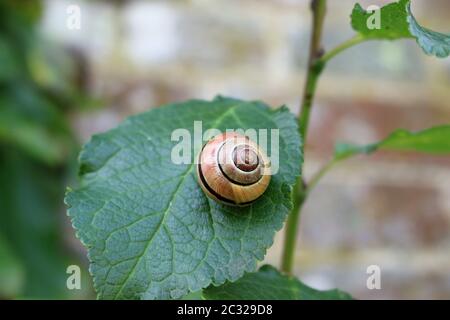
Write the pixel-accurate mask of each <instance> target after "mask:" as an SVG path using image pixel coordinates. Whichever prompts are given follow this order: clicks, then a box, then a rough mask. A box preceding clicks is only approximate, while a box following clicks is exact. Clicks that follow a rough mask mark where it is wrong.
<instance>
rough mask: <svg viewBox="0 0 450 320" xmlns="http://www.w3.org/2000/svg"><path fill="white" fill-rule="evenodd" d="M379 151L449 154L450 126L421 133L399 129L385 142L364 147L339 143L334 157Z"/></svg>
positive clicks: (341, 157)
mask: <svg viewBox="0 0 450 320" xmlns="http://www.w3.org/2000/svg"><path fill="white" fill-rule="evenodd" d="M379 149H386V150H398V151H417V152H425V153H432V154H449V153H450V125H443V126H438V127H433V128H430V129H426V130H423V131H419V132H410V131H407V130H403V129H399V130H396V131H394V132H393V133H391V134H390V135H389V136H388V137H387V138H386V139H384V140H381V141H379V142H377V143H373V144H369V145H363V146H358V145H353V144H346V143H338V144H337V145H336V148H335V156H334V157H335V159H338V160H339V159H344V158H347V157H350V156H353V155H355V154H358V153H365V154H369V153H372V152H374V151H376V150H379Z"/></svg>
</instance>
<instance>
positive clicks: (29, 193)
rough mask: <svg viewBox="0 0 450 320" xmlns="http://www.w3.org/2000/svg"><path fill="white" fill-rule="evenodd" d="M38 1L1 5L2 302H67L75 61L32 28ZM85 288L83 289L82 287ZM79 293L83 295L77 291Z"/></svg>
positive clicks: (77, 94) (76, 91) (76, 98)
mask: <svg viewBox="0 0 450 320" xmlns="http://www.w3.org/2000/svg"><path fill="white" fill-rule="evenodd" d="M41 11H42V4H41V2H40V1H34V0H33V1H19V0H17V1H12V0H8V1H2V2H0V61H1V64H0V298H70V297H72V298H73V297H79V295H80V292H73V291H69V290H67V289H66V279H67V276H68V275H67V274H66V268H67V266H68V265H70V264H78V265H79V264H80V261H78V259H77V258H76V257H75V256H74V254H73V253H72V252H70V250H69V249H68V248H64V245H63V237H62V232H61V230H62V228H61V227H62V223H63V218H64V216H63V212H64V211H63V203H62V199H63V196H64V194H63V193H64V187H65V185H66V184H67V179H68V178H70V177H71V176H73V173H72V171H73V169H72V168H73V165H71V163H73V158H74V157H75V154H76V152H77V150H78V145H77V143H76V141H75V138H74V135H73V134H72V132H71V129H70V127H69V125H68V121H67V120H66V113H67V111H69V110H70V109H71V108H73V107H74V106H77V105H78V104H79V102H80V101H82V99H83V96H82V95H80V92H81V90H80V86H79V84H78V83H77V74H76V72H77V69H76V65H75V63H74V60H73V59H71V57H70V55H68V54H67V53H65V52H63V51H62V49H60V48H57V47H55V46H53V45H52V44H49V43H46V42H45V41H44V40H43V39H41V38H40V37H39V35H38V33H37V32H36V30H35V27H36V23H37V22H38V20H39V17H40V14H41ZM85 287H86V286H85ZM81 294H83V293H81Z"/></svg>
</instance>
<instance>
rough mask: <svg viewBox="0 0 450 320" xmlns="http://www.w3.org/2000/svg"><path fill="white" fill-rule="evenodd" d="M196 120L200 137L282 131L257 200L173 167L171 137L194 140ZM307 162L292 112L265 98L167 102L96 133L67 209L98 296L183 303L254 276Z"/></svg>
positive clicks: (84, 153)
mask: <svg viewBox="0 0 450 320" xmlns="http://www.w3.org/2000/svg"><path fill="white" fill-rule="evenodd" d="M198 120H202V126H203V132H204V131H205V130H207V129H210V128H217V129H219V130H221V131H222V132H224V131H225V130H226V129H238V128H241V129H249V128H254V129H269V130H270V129H279V138H280V150H279V152H280V157H279V159H280V170H279V172H278V173H277V174H276V175H274V176H272V179H271V182H270V185H269V187H268V189H267V191H266V192H265V193H264V194H263V196H262V197H261V198H259V199H258V201H256V202H255V203H253V204H252V205H250V206H247V207H231V206H226V205H221V204H219V203H217V202H215V201H214V200H211V199H209V198H208V197H206V195H205V194H204V193H203V192H202V190H201V188H200V187H199V185H198V183H197V180H196V175H195V166H194V165H193V164H175V163H173V162H172V161H171V150H172V148H173V146H174V145H176V143H178V142H173V141H171V134H172V132H173V131H174V130H175V129H178V128H185V129H187V130H188V131H189V132H190V133H191V136H193V133H194V121H198ZM268 147H270V144H269V145H268ZM191 151H192V159H193V157H194V156H196V152H195V150H194V146H192V150H191ZM268 154H269V155H270V154H271V151H270V150H268ZM300 162H301V156H300V138H299V134H298V127H297V124H296V120H295V118H294V116H293V115H292V114H291V113H289V111H288V110H287V108H285V107H282V108H280V109H277V110H272V109H270V108H269V107H268V106H266V105H265V104H263V103H260V102H245V101H240V100H234V99H228V98H216V99H215V100H213V101H201V100H191V101H187V102H184V103H176V104H170V105H166V106H163V107H159V108H156V109H153V110H151V111H148V112H146V113H143V114H140V115H137V116H133V117H131V118H129V119H128V120H126V121H125V122H124V123H122V124H121V125H120V126H119V127H117V128H115V129H113V130H111V131H108V132H106V133H103V134H100V135H96V136H94V137H93V138H92V140H91V142H89V143H88V144H87V145H86V146H85V147H84V150H83V151H82V153H81V155H80V173H81V186H80V188H78V189H75V190H73V191H69V192H68V194H67V196H66V203H67V204H68V206H69V216H70V217H71V218H72V223H73V226H74V228H75V229H76V230H77V236H78V237H79V238H80V239H81V241H82V242H83V243H84V244H85V245H86V247H87V248H88V256H89V259H90V261H91V268H90V270H91V272H92V274H93V277H94V284H95V288H96V290H97V292H98V295H99V298H104V299H155V298H164V299H167V298H181V297H183V296H185V295H186V294H187V293H189V292H195V291H199V290H200V289H202V288H205V287H207V286H209V285H210V284H211V283H214V284H215V285H219V284H222V283H224V282H225V281H226V280H230V281H235V280H237V279H239V278H240V277H241V276H242V275H243V274H244V272H252V271H254V270H256V263H257V261H258V260H262V259H263V258H264V255H265V253H266V249H267V248H268V247H269V246H271V245H272V242H273V237H274V235H275V232H276V231H277V230H279V229H280V228H281V227H282V224H283V221H284V219H285V218H286V216H287V214H288V212H289V211H290V209H291V206H292V204H291V191H292V187H293V185H294V183H295V181H296V179H297V177H298V174H299V172H300Z"/></svg>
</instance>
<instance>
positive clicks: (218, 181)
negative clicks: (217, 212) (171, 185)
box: [197, 133, 270, 206]
mask: <svg viewBox="0 0 450 320" xmlns="http://www.w3.org/2000/svg"><path fill="white" fill-rule="evenodd" d="M197 176H198V181H199V183H200V186H201V187H202V189H203V191H204V192H205V193H206V195H208V196H209V197H210V198H212V199H214V200H217V201H219V202H222V203H225V204H230V205H240V206H244V205H248V204H251V203H252V202H254V201H255V200H256V199H258V198H259V197H260V196H261V195H262V194H263V193H264V191H266V189H267V187H268V185H269V182H270V161H269V159H268V157H267V155H266V154H265V153H264V151H262V150H261V148H259V146H258V145H257V144H256V143H255V142H253V141H252V140H250V139H249V138H248V137H246V136H244V135H241V134H238V133H224V134H220V135H218V136H216V137H214V138H213V139H211V140H210V141H208V143H206V144H205V145H204V146H203V148H202V150H201V152H200V154H199V158H198V164H197Z"/></svg>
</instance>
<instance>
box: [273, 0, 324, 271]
mask: <svg viewBox="0 0 450 320" xmlns="http://www.w3.org/2000/svg"><path fill="white" fill-rule="evenodd" d="M326 4H327V2H326V0H312V1H311V9H312V12H313V21H312V32H311V40H310V45H309V46H310V47H309V57H308V69H307V74H306V83H305V89H304V94H303V98H302V104H301V111H300V116H299V120H298V121H299V130H300V135H301V137H302V138H303V141H304V143H303V145H305V141H306V133H307V130H308V123H309V115H310V112H311V108H312V104H313V100H314V94H315V91H316V84H317V80H318V78H319V76H320V74H321V72H322V70H323V66H324V63H322V62H321V61H320V58H321V57H322V55H323V52H324V51H323V49H322V30H323V23H324V18H325V13H326ZM302 148H303V147H302ZM305 191H306V185H305V184H304V181H303V180H302V179H298V181H297V184H296V186H295V188H294V192H293V200H294V205H293V209H292V211H291V213H290V215H289V217H288V220H287V222H286V234H285V242H284V249H283V257H282V265H281V269H282V271H284V272H286V273H291V272H292V267H293V265H294V253H295V244H296V240H297V230H298V220H299V216H300V211H301V208H302V205H303V203H304V200H305V197H306V193H305Z"/></svg>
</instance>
